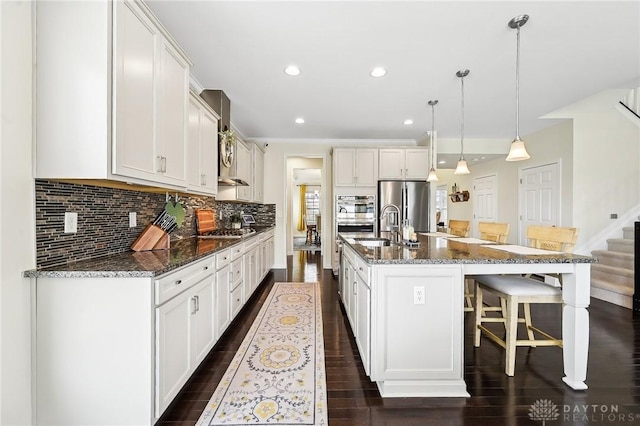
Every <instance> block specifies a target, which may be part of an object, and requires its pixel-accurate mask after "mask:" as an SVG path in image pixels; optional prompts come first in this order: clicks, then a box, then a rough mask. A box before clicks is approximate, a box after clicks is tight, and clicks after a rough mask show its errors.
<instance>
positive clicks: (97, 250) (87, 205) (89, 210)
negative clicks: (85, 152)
mask: <svg viewBox="0 0 640 426" xmlns="http://www.w3.org/2000/svg"><path fill="white" fill-rule="evenodd" d="M169 194H170V195H172V196H171V201H174V200H175V193H173V194H172V193H169ZM35 195H36V250H37V253H36V258H37V264H38V267H39V268H42V267H47V266H54V265H59V264H64V263H68V262H72V261H77V260H83V259H89V258H94V257H99V256H103V255H108V254H114V253H120V252H123V251H127V250H129V249H130V246H131V244H132V243H133V242H134V241H135V239H136V238H137V237H138V235H139V234H140V232H142V230H143V229H144V227H145V226H146V225H147V224H149V223H150V222H153V220H154V219H155V218H156V216H158V214H160V213H161V212H162V210H163V209H164V206H165V204H166V194H165V193H161V194H159V193H149V192H141V191H130V190H125V189H115V188H105V187H98V186H91V185H81V184H75V183H67V182H57V181H49V180H36V181H35ZM179 202H180V203H181V204H182V205H183V206H184V207H185V210H186V216H185V219H184V222H183V224H182V227H180V228H178V229H176V230H175V231H174V232H172V233H171V238H180V237H190V236H193V235H195V234H196V224H195V213H194V209H197V208H211V209H214V210H215V211H216V219H217V218H218V217H219V215H218V214H219V212H220V211H222V214H223V219H222V220H217V227H218V228H224V227H228V226H229V219H228V218H229V216H230V215H231V213H234V212H237V213H240V212H241V211H243V212H244V213H247V214H253V215H254V217H255V219H256V222H257V224H258V225H271V226H272V225H275V217H276V209H275V204H254V203H242V202H229V201H216V200H215V199H214V198H213V197H204V196H184V197H182V196H180V198H179ZM65 212H76V213H78V232H77V233H73V234H65V233H64V214H65ZM130 212H136V215H137V226H136V227H133V228H129V213H130Z"/></svg>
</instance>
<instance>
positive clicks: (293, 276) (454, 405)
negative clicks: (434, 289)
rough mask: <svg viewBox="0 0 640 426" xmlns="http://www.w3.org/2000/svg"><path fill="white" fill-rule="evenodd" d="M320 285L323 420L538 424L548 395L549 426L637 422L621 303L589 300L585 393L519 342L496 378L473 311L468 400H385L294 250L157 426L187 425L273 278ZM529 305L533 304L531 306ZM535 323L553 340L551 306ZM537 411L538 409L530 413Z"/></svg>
mask: <svg viewBox="0 0 640 426" xmlns="http://www.w3.org/2000/svg"><path fill="white" fill-rule="evenodd" d="M279 281H290V282H294V281H319V282H320V283H321V284H322V289H323V291H322V307H323V308H322V309H323V311H322V315H323V326H324V340H325V355H326V373H327V388H328V393H327V395H328V408H329V424H330V425H332V426H333V425H436V426H448V425H482V426H484V425H487V426H492V425H496V426H497V425H500V426H502V425H542V424H543V422H542V419H541V417H538V418H537V419H533V420H532V419H530V418H529V414H530V412H531V410H530V409H531V407H532V404H534V403H536V401H538V400H548V401H550V402H551V403H552V404H554V405H555V406H556V408H557V410H558V411H557V412H558V414H559V416H558V417H557V418H556V419H555V420H552V418H553V417H551V418H550V417H547V422H546V424H547V425H549V426H553V425H560V424H567V425H569V424H570V425H592V424H597V425H627V424H640V353H639V351H638V348H639V347H640V338H639V337H640V318H636V319H634V318H633V316H632V312H631V311H630V310H629V309H624V308H620V307H618V306H615V305H612V304H609V303H606V302H602V301H600V300H597V299H592V300H591V307H590V308H589V312H590V318H591V333H590V350H589V367H588V373H587V384H588V385H589V389H588V390H587V391H574V390H572V389H570V388H569V387H567V386H566V385H564V383H563V382H562V381H561V377H562V376H563V374H562V350H561V349H560V348H557V347H546V348H545V347H541V348H531V349H528V348H519V349H518V351H517V357H516V373H515V376H514V377H507V376H505V375H504V352H503V350H502V349H501V348H499V347H498V346H496V345H494V344H492V343H491V342H489V341H488V340H486V339H483V341H482V345H481V347H480V348H474V347H473V340H472V334H471V326H472V316H471V315H470V314H469V313H467V314H466V315H467V317H466V324H465V327H466V329H465V380H466V382H467V386H468V390H469V393H470V394H471V395H472V396H471V397H470V398H386V399H382V398H381V397H380V394H379V393H378V390H377V388H376V385H375V383H372V382H370V381H369V380H368V378H367V376H365V374H364V370H363V368H362V364H361V361H360V357H359V355H358V351H357V349H356V346H355V342H354V340H353V335H352V334H351V330H350V328H349V325H348V323H347V322H346V320H345V316H344V313H343V311H342V308H341V305H340V303H339V302H338V296H337V280H336V279H335V278H333V276H332V274H331V271H330V270H322V260H321V256H320V253H311V252H296V253H295V254H294V256H291V257H289V260H288V264H287V269H286V270H274V271H272V272H270V273H269V275H268V276H267V277H266V278H265V280H264V281H263V283H262V285H261V286H260V287H259V288H258V290H256V293H255V294H254V296H253V297H252V299H251V300H250V301H249V302H248V303H247V305H246V306H245V307H244V308H243V310H242V311H241V312H240V314H239V315H238V316H237V317H236V319H235V320H234V322H233V324H232V325H231V326H230V327H229V329H228V330H227V332H226V333H225V334H224V336H222V338H221V339H220V340H219V341H218V343H217V344H216V346H215V347H214V348H213V350H212V351H211V353H210V354H209V355H208V357H207V358H206V359H205V361H204V362H203V364H202V365H201V366H200V368H199V369H198V370H197V371H196V373H195V374H194V376H193V377H192V378H191V380H190V381H189V382H188V383H187V384H186V385H185V386H184V388H183V389H182V391H181V392H180V394H179V395H178V397H177V398H176V400H175V401H174V403H173V404H172V405H171V406H170V407H169V409H168V410H167V411H166V412H165V414H164V415H163V416H162V418H161V419H160V420H159V422H158V423H157V425H163V426H169V425H173V426H178V425H180V426H182V425H194V424H195V422H196V421H197V420H198V418H199V416H200V414H201V412H202V411H203V409H204V407H205V405H206V404H207V402H208V401H209V398H210V397H211V395H212V393H213V391H214V390H215V388H216V386H217V385H218V382H219V381H220V379H221V377H222V375H223V373H224V372H225V370H226V369H227V367H228V365H229V363H230V362H231V359H232V358H233V355H234V354H235V351H236V350H237V348H238V347H239V346H240V343H241V342H242V340H243V338H244V336H245V334H246V333H247V331H248V330H249V327H250V326H251V324H252V322H253V319H254V318H255V316H256V315H257V313H258V311H259V309H260V307H261V306H262V304H263V302H264V300H265V298H266V296H267V294H268V293H269V290H270V289H271V287H272V285H273V283H274V282H279ZM536 308H538V309H536ZM532 315H533V317H534V321H535V322H536V323H537V324H538V325H539V326H541V328H543V329H545V330H548V331H550V332H552V334H555V335H557V336H560V317H561V312H560V307H559V306H544V307H540V306H537V307H532ZM538 414H539V412H538Z"/></svg>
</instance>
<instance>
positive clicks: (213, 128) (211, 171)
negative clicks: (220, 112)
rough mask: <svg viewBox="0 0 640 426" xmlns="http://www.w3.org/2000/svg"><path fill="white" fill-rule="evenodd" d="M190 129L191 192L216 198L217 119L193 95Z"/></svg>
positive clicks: (189, 184) (189, 173)
mask: <svg viewBox="0 0 640 426" xmlns="http://www.w3.org/2000/svg"><path fill="white" fill-rule="evenodd" d="M187 128H188V132H187V170H186V173H187V175H186V176H187V185H188V188H189V189H191V190H192V191H194V192H202V193H204V194H208V195H215V194H216V192H217V190H218V118H217V117H216V115H215V113H214V112H213V111H212V110H211V108H210V107H209V106H208V105H206V104H205V103H204V102H203V100H202V98H200V96H198V95H196V94H195V93H193V92H191V94H190V96H189V114H188V121H187Z"/></svg>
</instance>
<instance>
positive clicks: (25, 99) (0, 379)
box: [0, 1, 35, 425]
mask: <svg viewBox="0 0 640 426" xmlns="http://www.w3.org/2000/svg"><path fill="white" fill-rule="evenodd" d="M33 4H34V3H32V2H25V1H16V2H10V1H2V2H0V31H1V32H0V40H1V44H0V65H1V66H0V70H1V71H0V99H1V101H0V112H1V116H2V122H1V123H0V188H2V190H1V192H0V235H2V238H1V242H0V424H3V425H28V424H32V420H31V322H30V320H31V309H30V300H31V292H30V283H29V280H27V279H25V278H22V272H23V271H25V270H27V269H33V268H34V267H35V235H34V233H35V220H34V182H33V178H32V122H33V121H32V95H33V91H32V64H33V61H32V31H31V29H32V20H31V18H32V6H33Z"/></svg>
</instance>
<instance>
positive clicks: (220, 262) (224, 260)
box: [216, 249, 231, 271]
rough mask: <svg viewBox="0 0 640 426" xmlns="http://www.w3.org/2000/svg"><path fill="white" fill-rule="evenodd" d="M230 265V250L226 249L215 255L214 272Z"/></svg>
mask: <svg viewBox="0 0 640 426" xmlns="http://www.w3.org/2000/svg"><path fill="white" fill-rule="evenodd" d="M229 263H231V250H229V249H227V250H224V251H221V252H220V253H218V254H216V271H219V270H220V269H222V268H224V267H225V266H227V265H228V264H229Z"/></svg>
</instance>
